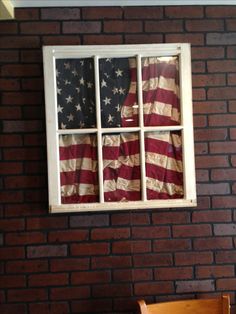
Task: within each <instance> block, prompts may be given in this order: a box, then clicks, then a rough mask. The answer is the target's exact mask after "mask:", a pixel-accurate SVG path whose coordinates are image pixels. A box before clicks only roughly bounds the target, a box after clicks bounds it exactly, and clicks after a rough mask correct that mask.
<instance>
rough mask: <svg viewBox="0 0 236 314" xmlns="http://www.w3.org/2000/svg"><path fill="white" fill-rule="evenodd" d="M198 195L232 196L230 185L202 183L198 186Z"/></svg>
mask: <svg viewBox="0 0 236 314" xmlns="http://www.w3.org/2000/svg"><path fill="white" fill-rule="evenodd" d="M197 194H198V195H221V194H223V195H226V194H230V185H229V183H214V184H213V183H208V184H207V183H201V184H198V185H197Z"/></svg>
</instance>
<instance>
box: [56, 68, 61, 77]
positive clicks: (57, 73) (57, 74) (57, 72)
mask: <svg viewBox="0 0 236 314" xmlns="http://www.w3.org/2000/svg"><path fill="white" fill-rule="evenodd" d="M60 73H61V72H59V71H58V70H57V69H56V77H58V76H59V75H60Z"/></svg>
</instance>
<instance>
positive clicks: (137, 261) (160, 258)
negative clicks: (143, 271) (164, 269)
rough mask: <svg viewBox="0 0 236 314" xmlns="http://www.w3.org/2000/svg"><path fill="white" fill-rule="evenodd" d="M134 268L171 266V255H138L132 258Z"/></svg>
mask: <svg viewBox="0 0 236 314" xmlns="http://www.w3.org/2000/svg"><path fill="white" fill-rule="evenodd" d="M133 261H134V266H135V267H150V266H153V267H157V266H170V265H172V264H173V262H172V256H171V254H164V253H163V254H161V253H155V254H154V253H152V254H140V255H134V256H133Z"/></svg>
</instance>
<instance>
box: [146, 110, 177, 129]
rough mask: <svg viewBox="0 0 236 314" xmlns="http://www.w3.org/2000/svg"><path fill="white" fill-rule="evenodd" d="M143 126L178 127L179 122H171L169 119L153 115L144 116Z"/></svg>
mask: <svg viewBox="0 0 236 314" xmlns="http://www.w3.org/2000/svg"><path fill="white" fill-rule="evenodd" d="M144 125H145V126H168V125H179V122H177V121H175V120H172V119H171V118H170V117H167V116H161V115H158V114H155V113H152V114H145V115H144Z"/></svg>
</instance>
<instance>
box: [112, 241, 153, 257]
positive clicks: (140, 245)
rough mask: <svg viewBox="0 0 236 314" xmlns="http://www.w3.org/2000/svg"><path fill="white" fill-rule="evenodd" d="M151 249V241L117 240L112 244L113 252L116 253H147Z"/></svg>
mask: <svg viewBox="0 0 236 314" xmlns="http://www.w3.org/2000/svg"><path fill="white" fill-rule="evenodd" d="M150 251H151V242H150V241H116V242H114V243H113V244H112V252H113V253H114V254H127V253H145V252H150Z"/></svg>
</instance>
